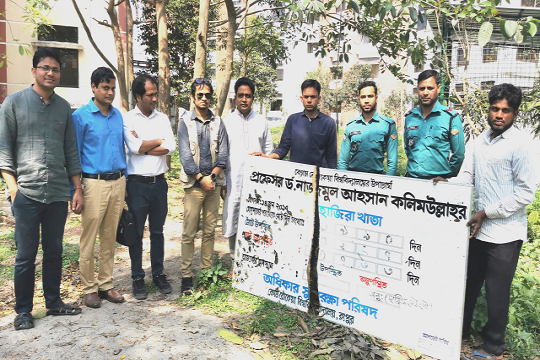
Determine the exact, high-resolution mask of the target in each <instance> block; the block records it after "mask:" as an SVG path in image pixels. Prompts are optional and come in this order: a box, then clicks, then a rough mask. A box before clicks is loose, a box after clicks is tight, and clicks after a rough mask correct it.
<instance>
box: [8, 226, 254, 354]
mask: <svg viewBox="0 0 540 360" xmlns="http://www.w3.org/2000/svg"><path fill="white" fill-rule="evenodd" d="M181 232H182V223H180V222H174V221H172V220H167V223H166V227H165V233H166V234H165V238H166V248H165V273H166V274H167V275H168V279H169V281H170V282H171V285H172V287H173V292H172V293H171V294H168V295H162V294H159V293H152V294H149V295H148V299H147V300H144V301H139V300H136V299H134V298H133V296H132V295H131V273H130V268H131V266H130V260H129V253H128V251H127V248H125V247H121V248H118V249H117V251H116V254H115V267H114V282H115V288H116V289H117V290H118V291H119V292H120V293H122V294H123V295H124V297H125V298H126V302H125V303H123V304H113V303H109V302H107V301H103V303H102V307H101V308H99V309H91V308H87V307H85V306H84V305H83V306H82V308H83V312H82V314H80V315H76V316H56V317H52V316H47V317H44V318H42V319H37V320H35V328H34V329H31V330H25V331H15V330H14V329H13V326H11V323H12V322H13V318H14V313H13V312H10V313H8V314H7V315H3V316H2V317H0V328H2V330H1V331H0V359H72V358H77V359H110V358H117V359H124V358H125V359H235V360H244V359H245V360H248V359H253V357H252V356H251V355H250V354H248V353H247V352H245V351H244V350H242V348H241V347H237V346H235V345H233V344H232V343H230V342H227V341H225V340H223V339H222V338H221V337H220V336H219V335H218V333H217V329H219V328H226V325H225V323H224V321H223V320H222V319H221V318H219V317H216V316H211V315H206V314H204V313H202V312H201V311H198V310H195V309H191V308H184V307H182V306H181V304H179V303H178V302H176V301H175V300H176V299H177V298H178V297H179V295H180V281H181V279H180V235H181ZM220 233H221V228H218V229H217V230H216V244H215V251H217V252H218V253H219V256H220V258H222V260H223V261H224V262H225V263H228V262H230V256H229V255H228V243H227V241H226V239H225V238H223V237H222V236H221V235H218V234H220ZM196 246H197V247H196V254H195V258H194V269H195V270H196V271H198V270H199V263H200V252H199V251H200V233H199V236H198V238H197V239H196ZM143 255H144V260H143V261H144V262H143V267H144V268H145V270H146V280H147V281H148V280H151V273H150V268H149V266H150V256H149V240H148V238H147V237H146V238H145V239H144V254H143ZM73 277H75V278H74V279H73V280H74V282H75V281H78V274H76V273H74V274H73ZM9 286H12V284H6V285H5V286H4V287H3V289H1V290H2V291H9ZM74 296H75V297H76V298H75V300H77V297H78V293H77V294H74ZM68 301H69V300H68ZM76 302H77V303H81V299H80V298H79V299H78V300H77V301H76ZM40 307H41V308H43V305H41V306H40ZM36 311H39V307H38V308H36V307H35V308H34V313H35V312H36Z"/></svg>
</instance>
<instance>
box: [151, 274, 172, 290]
mask: <svg viewBox="0 0 540 360" xmlns="http://www.w3.org/2000/svg"><path fill="white" fill-rule="evenodd" d="M154 284H156V286H157V287H158V289H159V292H160V293H162V294H170V293H171V292H172V287H171V284H169V282H168V281H167V275H164V274H161V275H158V276H154Z"/></svg>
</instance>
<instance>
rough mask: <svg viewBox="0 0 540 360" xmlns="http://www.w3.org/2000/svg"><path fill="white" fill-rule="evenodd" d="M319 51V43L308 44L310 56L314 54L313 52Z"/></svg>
mask: <svg viewBox="0 0 540 360" xmlns="http://www.w3.org/2000/svg"><path fill="white" fill-rule="evenodd" d="M315 50H317V43H308V44H307V52H308V54H313V52H314V51H315Z"/></svg>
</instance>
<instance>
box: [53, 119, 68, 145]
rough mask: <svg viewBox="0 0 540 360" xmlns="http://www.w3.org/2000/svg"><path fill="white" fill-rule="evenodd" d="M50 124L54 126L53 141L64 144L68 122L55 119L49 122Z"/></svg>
mask: <svg viewBox="0 0 540 360" xmlns="http://www.w3.org/2000/svg"><path fill="white" fill-rule="evenodd" d="M49 123H50V124H51V125H52V126H51V128H50V136H51V139H54V140H56V141H62V142H63V141H64V134H65V132H66V121H65V120H58V119H55V120H52V121H49Z"/></svg>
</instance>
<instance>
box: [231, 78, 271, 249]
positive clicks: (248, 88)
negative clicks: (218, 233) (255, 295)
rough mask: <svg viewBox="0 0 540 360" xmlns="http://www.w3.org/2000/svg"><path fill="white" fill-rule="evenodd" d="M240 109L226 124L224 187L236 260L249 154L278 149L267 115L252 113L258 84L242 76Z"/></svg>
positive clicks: (237, 98)
mask: <svg viewBox="0 0 540 360" xmlns="http://www.w3.org/2000/svg"><path fill="white" fill-rule="evenodd" d="M234 92H235V95H236V96H235V102H236V109H235V110H234V111H233V112H232V113H231V114H230V115H229V116H227V117H226V118H225V119H224V120H223V123H224V124H225V129H226V130H227V134H228V135H229V141H228V144H229V157H228V160H227V167H226V170H225V180H226V181H225V185H224V186H223V187H222V188H221V198H222V199H223V200H224V204H223V236H225V237H228V238H229V249H230V253H231V257H232V258H233V259H234V258H235V244H236V229H237V227H238V216H239V213H240V195H241V193H242V179H243V177H244V162H245V160H246V157H247V155H261V153H264V154H265V155H267V156H268V155H270V153H271V152H272V150H273V149H274V144H273V143H272V134H271V133H270V128H269V126H268V123H267V121H266V119H265V118H264V116H262V115H260V114H258V113H257V112H256V111H253V110H252V105H253V97H254V95H255V83H254V82H253V81H252V80H250V79H248V78H246V77H242V78H240V79H238V80H236V83H235V85H234Z"/></svg>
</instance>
